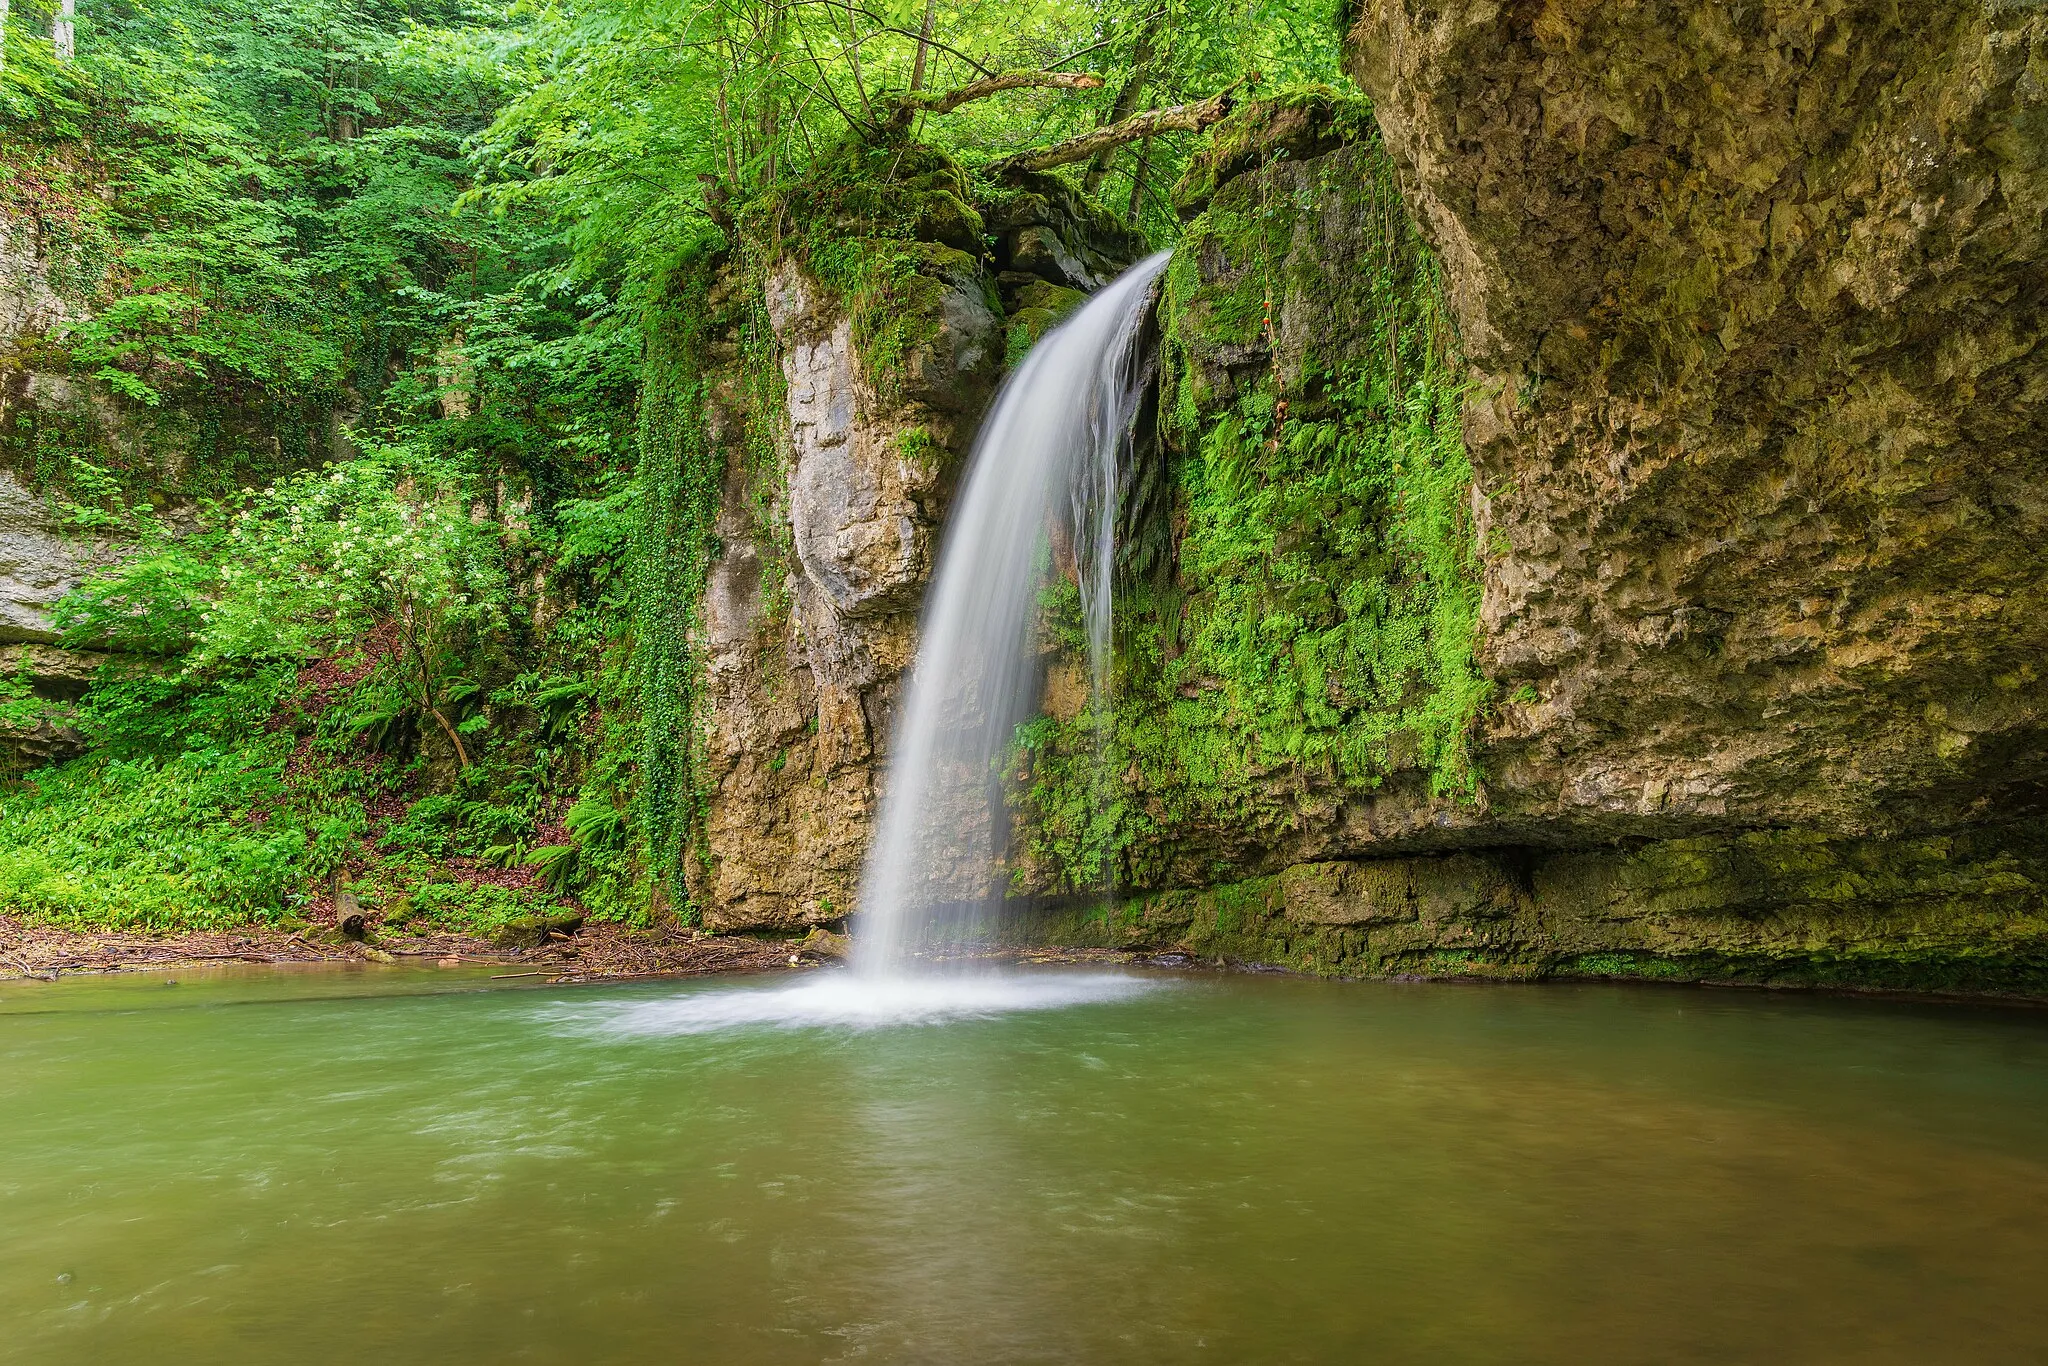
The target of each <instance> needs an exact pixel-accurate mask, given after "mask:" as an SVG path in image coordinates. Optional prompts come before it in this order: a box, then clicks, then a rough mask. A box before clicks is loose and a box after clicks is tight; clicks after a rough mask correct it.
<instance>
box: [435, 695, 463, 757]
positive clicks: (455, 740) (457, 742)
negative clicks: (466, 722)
mask: <svg viewBox="0 0 2048 1366" xmlns="http://www.w3.org/2000/svg"><path fill="white" fill-rule="evenodd" d="M427 710H428V711H430V712H432V713H433V714H434V719H435V720H436V721H439V722H440V723H441V729H442V730H444V731H446V732H448V740H449V743H450V744H452V745H454V746H455V766H456V767H457V768H468V767H469V751H468V750H466V749H464V748H463V747H462V737H461V736H460V735H457V734H456V733H455V727H453V726H451V725H449V724H448V718H447V717H445V716H443V715H441V709H440V708H439V707H437V706H435V705H433V704H432V703H431V702H430V703H428V704H427Z"/></svg>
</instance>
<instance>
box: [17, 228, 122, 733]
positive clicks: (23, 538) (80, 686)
mask: <svg viewBox="0 0 2048 1366" xmlns="http://www.w3.org/2000/svg"><path fill="white" fill-rule="evenodd" d="M56 252H57V247H56V245H55V244H54V243H53V242H51V241H50V240H49V239H48V238H46V236H45V235H44V234H43V233H42V232H41V231H39V229H38V225H37V223H36V222H35V220H34V219H32V218H29V217H26V216H23V215H20V214H16V213H11V212H8V211H7V210H5V209H4V208H0V438H5V440H4V443H0V444H4V445H6V446H9V447H17V446H18V447H24V448H26V447H28V446H31V445H32V444H33V442H34V440H35V432H36V430H37V429H38V427H41V426H49V425H75V424H80V423H82V424H85V425H87V426H89V427H90V428H92V429H93V430H94V432H95V433H96V434H104V433H106V432H107V431H109V430H111V429H112V428H113V427H114V426H115V425H116V421H115V418H114V417H113V415H112V413H111V412H110V410H109V409H108V407H107V405H106V404H105V403H104V402H102V401H98V400H97V399H96V397H95V396H94V395H92V394H91V393H89V392H88V391H87V390H86V388H85V387H84V386H81V385H80V384H78V383H77V382H76V381H74V380H73V379H71V378H70V377H69V376H67V375H64V374H62V373H61V372H57V371H53V370H52V369H50V368H48V367H45V366H39V365H38V364H37V363H36V361H35V353H36V347H37V345H38V344H39V343H41V342H42V341H43V340H44V339H45V338H46V337H47V335H48V334H49V333H50V331H51V330H52V329H55V328H57V327H60V326H61V325H63V324H64V323H66V322H70V321H75V320H77V319H79V318H82V317H83V316H85V311H84V309H83V307H82V306H81V305H80V304H79V303H78V302H77V301H75V300H72V299H67V298H66V297H64V295H63V293H62V292H61V291H60V290H59V289H58V288H57V287H56V284H55V283H53V276H61V275H62V273H63V272H62V269H61V267H62V266H63V262H62V261H61V260H56V259H53V254H55V253H56ZM109 553H110V547H109V546H108V545H107V544H106V543H105V542H104V541H102V540H98V539H95V538H92V537H89V536H85V535H82V534H80V533H79V532H77V531H76V530H74V529H73V528H71V527H69V526H67V525H66V524H65V522H64V520H63V519H62V517H61V516H60V515H59V514H58V511H57V509H56V508H55V506H54V505H53V504H52V501H51V500H50V499H48V498H46V497H44V496H43V495H42V494H40V493H38V492H36V491H35V490H34V489H32V488H31V487H30V477H29V472H28V471H25V470H18V469H13V468H8V467H7V465H6V464H4V463H0V645H4V646H9V647H12V648H9V649H7V650H6V651H5V652H4V654H0V667H4V668H5V669H6V671H7V672H8V673H10V674H14V673H21V674H25V675H26V676H27V677H28V678H29V679H30V680H31V681H32V682H33V684H34V687H35V690H36V692H37V693H38V694H40V695H42V696H43V697H46V698H48V699H50V700H52V701H59V702H62V701H70V700H72V699H75V698H76V697H78V696H79V694H80V693H82V692H83V691H84V688H85V685H86V683H87V682H88V681H89V680H90V678H91V676H92V673H93V671H94V670H95V669H96V668H97V667H98V665H99V662H100V660H101V658H102V656H99V655H96V654H93V653H91V652H88V651H73V650H64V649H60V648H58V647H57V646H56V645H55V641H56V639H57V630H56V626H55V624H54V622H53V621H52V619H51V609H52V608H53V607H55V606H56V604H57V601H58V600H59V599H60V598H62V597H63V596H64V595H65V594H66V593H68V592H70V591H71V590H72V589H73V588H75V587H76V586H77V585H78V583H79V582H80V580H81V579H82V578H83V577H84V576H85V574H86V573H87V572H88V571H89V570H90V569H91V568H92V567H93V566H94V565H95V564H98V563H101V562H103V561H104V559H105V557H106V556H107V555H108V554H109ZM79 745H80V741H79V737H78V735H77V732H75V731H73V730H71V729H70V728H69V727H67V726H64V725H62V724H60V723H57V722H53V721H43V722H39V723H38V724H37V725H36V726H35V727H34V728H33V729H32V730H27V731H20V732H8V733H0V748H5V749H6V750H8V751H10V752H12V753H13V754H15V755H17V756H19V757H21V758H24V759H27V760H32V761H37V762H40V761H45V760H50V759H63V758H69V757H71V756H72V755H73V754H75V753H77V752H78V750H79Z"/></svg>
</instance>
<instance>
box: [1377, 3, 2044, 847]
mask: <svg viewBox="0 0 2048 1366" xmlns="http://www.w3.org/2000/svg"><path fill="white" fill-rule="evenodd" d="M1350 66H1351V70H1352V72H1353V73H1354V75H1355V76H1356V77H1357V78H1358V80H1359V81H1360V83H1361V84H1362V85H1364V86H1365V88H1366V89H1367V90H1368V91H1369V92H1370V93H1371V94H1372V95H1373V97H1374V99H1375V102H1376V112H1377V115H1378V118H1379V121H1380V123H1381V126H1382V127H1383V129H1384V130H1385V134H1386V142H1387V145H1388V147H1389V149H1390V150H1391V151H1393V152H1394V153H1395V155H1396V157H1397V159H1398V161H1399V162H1400V164H1401V174H1402V179H1403V186H1404V190H1405V192H1406V195H1407V198H1408V200H1409V202H1410V205H1411V207H1412V208H1413V210H1414V212H1415V214H1416V216H1417V218H1418V220H1419V221H1420V223H1421V224H1422V227H1423V230H1424V232H1425V234H1426V235H1427V236H1428V237H1429V238H1430V239H1431V241H1432V243H1433V245H1434V246H1435V247H1436V248H1437V250H1438V251H1439V252H1440V254H1441V256H1442V258H1443V260H1444V263H1445V267H1446V274H1447V282H1448V288H1449V292H1450V297H1451V300H1452V304H1453V307H1454V310H1455V313H1456V316H1457V320H1458V325H1459V331H1460V335H1461V339H1462V341H1463V345H1464V347H1465V350H1466V353H1467V355H1468V356H1469V358H1470V360H1471V362H1472V365H1473V371H1474V378H1475V381H1476V387H1475V390H1474V393H1473V395H1472V397H1471V399H1470V402H1469V404H1468V407H1467V422H1466V434H1467V439H1468V442H1469V445H1470V449H1471V453H1472V458H1473V462H1474V465H1475V467H1476V469H1477V472H1478V480H1477V484H1478V488H1477V491H1476V493H1475V498H1474V509H1475V513H1476V516H1477V519H1478V526H1479V531H1480V537H1481V544H1482V546H1483V548H1484V558H1485V598H1484V606H1483V628H1482V638H1481V642H1480V651H1481V657H1482V661H1483V664H1484V666H1485V668H1486V670H1487V672H1488V674H1489V676H1490V677H1491V678H1492V679H1493V680H1494V681H1495V683H1496V686H1497V688H1498V693H1499V698H1500V705H1499V707H1498V709H1497V712H1496V715H1495V717H1494V718H1493V720H1492V722H1491V724H1490V725H1489V727H1488V728H1487V730H1486V733H1485V735H1484V736H1483V743H1482V746H1481V763H1482V766H1483V767H1484V768H1485V770H1486V771H1487V774H1488V782H1487V792H1488V796H1489V800H1490V803H1491V812H1490V818H1489V822H1488V824H1489V826H1490V827H1491V828H1493V829H1496V830H1498V829H1501V828H1507V829H1511V830H1513V831H1515V832H1518V837H1526V838H1530V839H1533V840H1536V841H1540V842H1545V843H1569V842H1573V841H1580V840H1585V839H1587V838H1599V837H1609V838H1612V837H1619V836H1624V835H1659V836H1669V835H1672V834H1676V833H1681V832H1684V831H1687V830H1699V831H1706V830H1716V829H1721V830H1725V829H1728V828H1730V827H1732V826H1750V825H1798V826H1802V827H1807V828H1816V829H1823V830H1827V831H1830V832H1835V833H1839V834H1843V835H1851V836H1864V835H1878V834H1885V833H1893V832H1913V831H1928V830H1938V829H1945V828H1950V827H1953V826H1956V825H1958V824H1963V823H1976V822H1981V821H1984V820H1987V819H1994V818H1997V817H2000V816H2003V815H2009V814H2011V813H2012V812H2013V811H2015V810H2033V809H2037V807H2038V804H2039V801H2040V790H2041V783H2042V780H2043V778H2044V776H2048V711H2044V704H2043V694H2042V692H2041V689H2040V686H2039V682H2038V680H2039V677H2040V672H2041V669H2042V667H2043V666H2042V660H2043V658H2044V655H2043V648H2044V646H2048V616H2044V613H2043V610H2042V609H2043V606H2044V593H2048V554H2044V549H2043V546H2044V542H2043V531H2044V529H2048V501H2044V499H2043V497H2042V495H2041V492H2040V490H2041V489H2042V487H2043V486H2044V477H2048V406H2044V405H2048V358H2044V355H2043V352H2042V348H2041V334H2042V326H2043V324H2042V319H2043V305H2044V303H2048V251H2044V248H2048V217H2044V215H2048V132H2044V129H2048V102H2044V101H2048V85H2044V81H2043V76H2044V71H2048V19H2044V17H2043V15H2042V13H2041V11H2040V10H2039V9H2038V8H2037V7H2031V6H2017V5H1978V4H1959V3H1913V4H1906V5H1876V4H1846V5H1829V6H1818V5H1809V4H1766V5H1761V6H1750V7H1746V8H1742V9H1739V10H1731V9H1728V8H1727V7H1724V6H1711V5H1701V4H1692V3H1669V2H1667V3H1652V4H1643V5H1632V6H1576V7H1574V6H1499V5H1493V4H1477V3H1457V2H1454V3H1451V4H1447V5H1432V6H1422V5H1416V4H1409V3H1404V2H1403V0H1369V2H1368V3H1367V4H1365V5H1364V6H1363V9H1362V12H1361V15H1360V17H1359V19H1358V22H1357V25H1356V27H1355V29H1354V31H1353V33H1352V36H1351V46H1350Z"/></svg>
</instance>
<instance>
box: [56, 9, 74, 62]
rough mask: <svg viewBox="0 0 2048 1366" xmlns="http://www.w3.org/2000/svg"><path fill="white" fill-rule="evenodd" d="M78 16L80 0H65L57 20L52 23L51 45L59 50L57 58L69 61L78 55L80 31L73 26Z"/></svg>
mask: <svg viewBox="0 0 2048 1366" xmlns="http://www.w3.org/2000/svg"><path fill="white" fill-rule="evenodd" d="M77 17H78V0H64V3H63V5H62V7H60V8H59V9H58V11H57V22H56V23H54V24H51V25H50V45H51V46H52V47H54V48H56V50H57V60H58V61H60V62H68V61H70V60H71V59H72V58H73V57H75V56H77V55H78V33H77V30H76V29H74V28H73V27H72V20H74V19H76V18H77Z"/></svg>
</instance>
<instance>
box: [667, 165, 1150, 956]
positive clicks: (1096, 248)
mask: <svg viewBox="0 0 2048 1366" xmlns="http://www.w3.org/2000/svg"><path fill="white" fill-rule="evenodd" d="M1074 202H1075V203H1078V200H1075V201H1074ZM989 227H990V229H991V235H992V236H993V237H994V238H995V243H996V249H995V251H994V252H993V253H991V255H990V256H989V257H987V258H978V257H975V256H970V255H969V254H967V253H966V252H964V251H961V250H958V249H956V248H954V247H950V246H947V245H945V243H944V242H943V241H938V240H934V241H910V242H890V243H886V244H881V245H879V246H878V247H877V250H878V251H885V252H887V253H889V254H890V255H892V256H893V257H894V258H895V260H896V262H897V267H896V268H897V269H898V270H899V271H902V272H904V274H903V275H902V277H901V278H899V279H897V280H896V281H895V282H894V283H893V284H892V286H891V289H890V293H891V297H892V299H893V300H894V301H896V302H895V308H896V312H895V313H894V314H893V315H892V316H891V318H890V320H889V328H888V329H887V330H886V331H885V332H883V333H882V334H881V335H876V336H868V337H863V335H862V327H861V326H860V319H859V318H857V317H856V313H857V311H858V310H857V308H856V305H855V301H853V300H850V299H849V298H847V297H846V296H845V294H844V293H843V292H842V291H838V290H835V289H833V288H831V287H830V286H828V285H827V284H825V283H823V282H822V281H820V280H819V279H818V278H817V277H816V276H815V275H814V274H812V273H811V272H810V270H808V269H807V268H806V266H805V265H804V264H802V263H801V262H800V261H799V260H798V259H797V258H796V257H794V256H792V257H788V258H785V259H783V260H781V261H780V262H778V263H776V264H775V265H774V266H773V268H772V269H771V270H769V272H768V274H767V279H766V282H765V289H764V291H763V293H764V302H765V308H764V313H765V319H766V323H767V326H768V328H769V330H770V332H771V333H772V341H773V351H774V355H775V357H776V363H777V364H778V366H779V368H780V372H781V373H780V379H781V394H782V397H781V400H780V403H779V408H778V409H777V410H775V411H771V412H769V413H766V414H755V415H754V416H753V417H752V419H751V420H753V421H756V422H766V423H770V424H773V425H774V426H775V428H776V430H774V431H773V432H771V433H767V434H765V435H766V436H767V437H768V439H769V440H771V441H772V442H773V444H774V447H775V448H776V449H778V450H779V451H780V452H781V456H780V459H779V460H778V461H777V462H775V465H776V468H774V469H773V470H771V471H770V472H769V477H768V481H767V486H766V487H763V484H762V478H761V473H760V471H759V469H758V468H757V467H756V466H755V465H754V464H753V463H751V462H750V461H748V460H747V459H746V458H745V457H744V456H743V454H742V446H743V444H744V437H743V434H742V428H743V427H744V424H745V422H746V421H747V420H748V418H747V417H745V416H743V413H742V410H743V409H744V408H746V406H747V405H746V404H745V403H744V402H743V401H742V397H741V394H740V389H741V386H742V379H741V376H740V375H739V374H738V373H737V370H736V369H734V370H730V371H728V372H727V373H726V374H725V375H724V376H723V378H722V380H721V384H720V386H719V387H718V388H717V389H716V390H715V392H714V399H713V403H712V412H713V428H714V430H713V437H714V440H715V441H717V442H718V443H719V444H721V445H723V446H724V448H725V449H726V450H727V452H728V459H727V469H728V477H727V480H726V485H725V489H724V494H723V501H722V505H721V509H720V513H719V519H718V535H719V541H720V545H721V547H722V550H721V553H720V556H719V558H718V559H717V560H716V561H715V562H714V564H713V565H712V567H711V572H710V579H709V583H708V585H707V589H706V598H705V613H704V627H705V634H706V645H707V650H706V654H707V664H708V682H709V690H708V694H709V695H708V702H709V706H708V718H707V719H708V723H709V729H710V739H709V761H710V773H709V774H708V778H709V781H708V783H707V786H709V787H710V788H711V789H712V790H711V793H710V800H709V811H708V817H707V821H706V841H705V843H706V853H707V855H708V858H707V860H706V861H705V863H704V866H703V867H702V868H701V869H700V870H699V873H698V875H697V876H696V878H695V881H694V887H693V890H694V892H695V894H696V897H697V899H698V901H699V904H700V910H701V912H702V914H703V917H704V920H705V922H706V924H708V925H710V926H711V927H713V928H721V929H722V928H740V927H747V928H759V927H771V926H772V927H780V928H796V927H801V926H804V925H811V924H825V923H833V922H837V921H840V920H842V919H844V918H845V917H846V916H847V915H848V914H849V913H850V912H851V911H852V910H853V908H854V901H855V894H856V892H857V889H858V885H859V881H860V870H861V863H862V860H863V858H864V857H865V854H866V848H867V838H868V832H869V829H870V826H871V824H872V821H873V817H874V805H875V800H876V797H877V795H878V792H879V787H880V778H881V769H882V763H883V760H884V757H885V755H886V752H887V746H888V727H889V719H890V717H891V714H892V713H893V710H894V705H895V701H896V696H897V691H898V686H899V683H900V681H901V678H902V676H903V673H904V671H905V670H906V669H908V668H909V666H910V663H911V661H912V657H913V654H914V651H915V647H916V631H917V619H918V612H919V609H920V607H921V606H922V604H923V599H924V589H925V585H926V583H927V581H928V579H929V577H930V575H931V570H932V566H933V562H934V560H935V558H936V555H937V549H938V537H939V527H940V525H941V522H942V519H943V517H944V514H945V509H946V506H947V503H948V501H949V500H950V497H951V494H952V490H953V486H954V483H955V481H956V480H957V478H958V476H959V474H960V471H961V467H962V466H963V464H964V462H965V459H966V455H967V452H968V448H969V446H970V445H971V444H972V442H973V439H974V434H975V430H976V428H977V427H978V425H979V423H980V420H981V416H982V413H983V412H984V410H985V409H986V408H987V406H988V403H989V401H990V399H991V398H992V397H993V395H994V392H995V386H996V383H997V381H998V380H999V379H1000V377H1001V374H1002V370H1003V364H1004V356H1005V352H1006V348H1007V347H1008V346H1009V344H1010V343H1009V332H1010V330H1011V329H1012V328H1014V327H1019V326H1023V327H1027V328H1028V327H1031V326H1032V325H1033V322H1034V320H1033V319H1021V312H1022V306H1021V305H1020V304H1019V303H1018V299H1019V297H1020V294H1021V295H1022V296H1023V297H1025V298H1026V299H1028V301H1029V304H1030V306H1032V307H1035V308H1036V309H1037V310H1038V312H1039V313H1040V314H1042V315H1044V317H1043V318H1042V319H1040V320H1036V321H1041V322H1042V321H1049V320H1050V318H1051V316H1052V313H1053V311H1054V309H1053V308H1051V307H1049V305H1056V304H1057V303H1058V302H1059V300H1060V298H1061V297H1062V296H1071V297H1072V298H1074V299H1078V298H1079V297H1080V295H1079V294H1078V293H1077V292H1075V290H1074V287H1075V286H1077V285H1078V286H1082V287H1087V286H1090V285H1092V284H1094V283H1096V282H1098V280H1099V277H1100V274H1101V273H1103V272H1107V273H1108V274H1114V273H1115V271H1116V270H1117V269H1120V268H1121V266H1122V265H1123V264H1126V263H1128V261H1129V260H1130V259H1131V256H1132V255H1134V254H1135V244H1134V243H1132V242H1131V241H1129V240H1128V238H1127V237H1125V236H1123V235H1121V234H1119V233H1117V232H1115V231H1110V230H1107V229H1106V228H1105V227H1104V225H1101V224H1098V223H1095V222H1094V221H1093V220H1092V219H1090V218H1087V217H1083V216H1079V215H1077V214H1076V213H1075V212H1074V208H1073V205H1072V204H1069V203H1065V202H1063V201H1062V200H1061V198H1060V197H1059V195H1058V194H1057V193H1055V194H1054V195H1053V196H1051V197H1050V198H1048V197H1047V196H1045V195H1038V196H1030V195H1019V196H1016V197H1014V198H1012V199H1011V200H1009V201H1006V203H1005V205H1004V206H1002V208H1001V214H1000V216H998V215H997V214H993V213H992V214H991V222H990V224H989ZM931 235H932V236H934V237H938V236H940V235H941V234H939V233H937V232H934V233H933V234H931ZM949 235H955V236H957V235H958V234H949ZM969 240H971V236H970V239H969ZM998 266H1000V267H1001V268H1002V269H1001V283H1000V285H999V284H998V280H997V278H996V275H997V271H996V267H998ZM1040 271H1043V272H1044V273H1043V274H1040V273H1038V272H1040ZM1091 272H1092V273H1091ZM1005 294H1008V295H1009V301H1010V304H1011V307H1010V308H1009V310H1008V311H1007V312H1006V310H1005V307H1004V297H1003V296H1004V295H1005ZM906 301H907V302H906Z"/></svg>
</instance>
